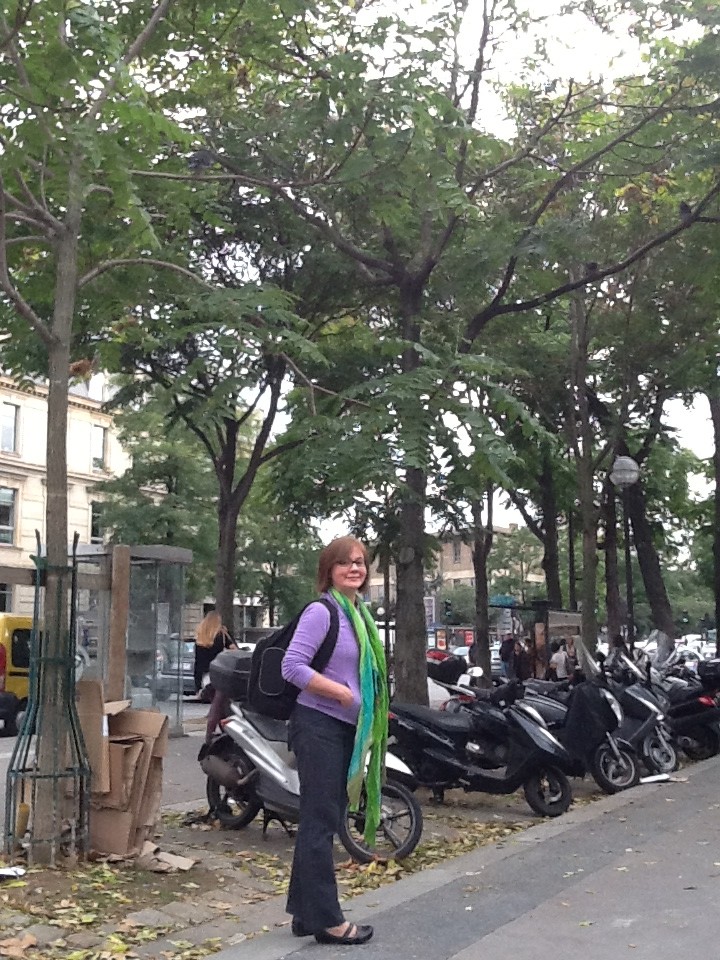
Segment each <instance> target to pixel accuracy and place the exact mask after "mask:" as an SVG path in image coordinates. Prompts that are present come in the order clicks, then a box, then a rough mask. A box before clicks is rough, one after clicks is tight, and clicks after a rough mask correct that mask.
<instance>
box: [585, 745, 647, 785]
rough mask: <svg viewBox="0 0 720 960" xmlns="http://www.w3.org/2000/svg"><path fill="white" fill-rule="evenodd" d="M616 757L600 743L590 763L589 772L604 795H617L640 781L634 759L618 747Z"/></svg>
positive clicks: (608, 747) (607, 747) (610, 749)
mask: <svg viewBox="0 0 720 960" xmlns="http://www.w3.org/2000/svg"><path fill="white" fill-rule="evenodd" d="M617 751H618V756H616V755H615V752H614V751H613V750H612V748H611V747H610V746H609V744H607V743H601V744H600V746H599V747H598V748H597V750H596V751H595V753H594V754H593V758H592V760H591V761H590V772H591V773H592V775H593V779H594V780H595V783H597V785H598V786H599V787H600V789H601V790H604V791H605V793H618V791H620V790H628V789H629V788H630V787H634V786H635V785H636V784H637V782H638V781H639V779H640V771H639V770H638V765H637V761H636V760H635V757H634V756H633V755H632V754H631V753H628V751H627V750H623V749H622V748H620V747H618V748H617Z"/></svg>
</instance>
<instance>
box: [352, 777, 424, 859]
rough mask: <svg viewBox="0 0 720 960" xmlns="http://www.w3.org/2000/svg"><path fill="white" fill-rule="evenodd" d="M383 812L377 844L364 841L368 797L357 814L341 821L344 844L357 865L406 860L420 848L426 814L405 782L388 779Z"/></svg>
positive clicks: (383, 789) (383, 795) (362, 798)
mask: <svg viewBox="0 0 720 960" xmlns="http://www.w3.org/2000/svg"><path fill="white" fill-rule="evenodd" d="M381 802H382V810H381V814H380V826H379V827H378V830H377V839H376V841H375V845H374V846H372V847H369V846H368V845H367V844H366V843H365V841H364V839H363V833H364V831H365V795H364V793H363V796H362V797H361V800H360V809H359V810H358V811H357V813H351V812H350V811H349V810H346V812H345V816H344V817H343V819H342V820H341V821H340V830H339V836H340V842H341V843H342V845H343V846H344V847H345V849H346V850H347V852H348V853H349V854H350V856H351V857H352V858H353V860H355V861H356V862H357V863H372V861H373V860H403V859H404V858H405V857H408V856H409V855H410V854H411V853H412V852H413V850H414V849H415V847H416V846H417V845H418V842H419V840H420V837H421V835H422V830H423V815H422V809H421V807H420V804H419V803H418V801H417V799H416V797H415V795H414V794H413V793H411V792H410V790H408V789H407V787H404V786H403V785H402V784H401V783H397V782H396V781H394V780H388V781H387V783H385V785H384V786H383V788H382V801H381Z"/></svg>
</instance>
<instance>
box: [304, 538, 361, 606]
mask: <svg viewBox="0 0 720 960" xmlns="http://www.w3.org/2000/svg"><path fill="white" fill-rule="evenodd" d="M354 547H357V548H358V550H361V551H362V555H363V557H364V558H365V579H364V580H363V582H362V583H361V584H360V588H359V589H360V590H362V588H363V587H364V586H365V584H366V583H367V578H368V577H369V575H370V555H369V553H368V550H367V547H366V546H365V544H364V543H360V541H359V540H357V539H356V538H355V537H338V538H337V540H333V541H331V542H330V543H329V544H328V545H327V546H326V547H323V549H322V550H321V551H320V556H319V558H318V570H317V588H318V593H325V592H326V591H327V590H329V589H330V587H331V586H332V568H333V567H334V566H335V564H336V563H343V562H345V561H347V560H349V559H350V554H351V553H352V551H353V548H354Z"/></svg>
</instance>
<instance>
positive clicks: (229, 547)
mask: <svg viewBox="0 0 720 960" xmlns="http://www.w3.org/2000/svg"><path fill="white" fill-rule="evenodd" d="M238 513H239V510H238V509H236V507H235V504H234V502H233V499H232V498H231V497H228V496H227V495H226V493H225V491H222V490H221V492H220V496H219V497H218V552H217V558H216V561H215V609H216V610H217V611H218V613H219V614H220V616H221V618H222V622H223V623H224V624H225V626H226V627H227V628H228V630H229V631H230V632H231V633H232V634H233V635H234V633H235V622H234V604H233V601H234V599H235V557H236V553H237V520H238Z"/></svg>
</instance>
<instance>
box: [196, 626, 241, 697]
mask: <svg viewBox="0 0 720 960" xmlns="http://www.w3.org/2000/svg"><path fill="white" fill-rule="evenodd" d="M234 646H235V644H234V643H233V638H232V637H231V636H230V634H229V633H228V631H227V629H226V628H225V627H224V626H223V622H222V619H221V617H220V614H219V613H218V612H217V610H211V611H210V612H209V613H206V614H205V616H204V617H203V619H202V621H201V623H200V625H199V627H198V628H197V630H196V631H195V668H194V679H195V696H196V698H197V699H198V700H199V699H200V691H201V690H202V681H203V677H204V676H205V674H206V673H207V672H208V670H209V669H210V664H211V663H212V662H213V660H214V659H215V657H216V656H217V655H218V654H219V653H221V652H222V651H223V650H227V649H228V648H229V647H234Z"/></svg>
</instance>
